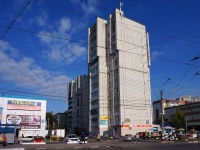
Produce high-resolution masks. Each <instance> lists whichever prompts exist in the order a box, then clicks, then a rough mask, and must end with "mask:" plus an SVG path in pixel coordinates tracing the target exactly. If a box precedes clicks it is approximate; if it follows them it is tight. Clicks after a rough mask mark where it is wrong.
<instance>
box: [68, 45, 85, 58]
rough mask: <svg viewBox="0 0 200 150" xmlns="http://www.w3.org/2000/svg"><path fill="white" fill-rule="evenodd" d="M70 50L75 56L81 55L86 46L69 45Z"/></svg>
mask: <svg viewBox="0 0 200 150" xmlns="http://www.w3.org/2000/svg"><path fill="white" fill-rule="evenodd" d="M71 52H72V53H73V54H74V55H75V56H77V57H81V56H83V55H84V54H85V53H86V48H85V47H81V46H80V45H72V46H71Z"/></svg>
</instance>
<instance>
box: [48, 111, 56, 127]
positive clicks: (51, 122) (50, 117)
mask: <svg viewBox="0 0 200 150" xmlns="http://www.w3.org/2000/svg"><path fill="white" fill-rule="evenodd" d="M46 121H47V129H48V130H53V122H55V118H54V114H53V112H52V111H51V112H46Z"/></svg>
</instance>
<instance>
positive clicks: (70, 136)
mask: <svg viewBox="0 0 200 150" xmlns="http://www.w3.org/2000/svg"><path fill="white" fill-rule="evenodd" d="M68 138H77V135H75V134H71V135H68Z"/></svg>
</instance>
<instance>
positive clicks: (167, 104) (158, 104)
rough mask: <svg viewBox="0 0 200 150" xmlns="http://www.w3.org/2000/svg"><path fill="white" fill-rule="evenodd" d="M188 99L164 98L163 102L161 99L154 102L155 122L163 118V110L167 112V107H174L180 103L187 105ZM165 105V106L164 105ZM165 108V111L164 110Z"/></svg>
mask: <svg viewBox="0 0 200 150" xmlns="http://www.w3.org/2000/svg"><path fill="white" fill-rule="evenodd" d="M186 103H187V101H184V100H182V101H179V100H166V99H163V100H162V103H161V100H157V101H154V102H153V122H156V120H158V119H159V118H161V114H162V112H163V113H164V114H165V108H168V107H174V106H179V105H185V104H186ZM162 105H163V107H162ZM162 108H163V111H162Z"/></svg>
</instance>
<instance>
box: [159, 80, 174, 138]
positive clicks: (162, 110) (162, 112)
mask: <svg viewBox="0 0 200 150" xmlns="http://www.w3.org/2000/svg"><path fill="white" fill-rule="evenodd" d="M171 79H172V78H171V77H169V78H168V79H167V80H166V81H165V82H164V83H163V84H162V89H161V91H160V100H161V102H160V103H161V119H162V138H161V140H163V138H164V107H163V86H164V84H165V83H166V82H167V81H169V80H171Z"/></svg>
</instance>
